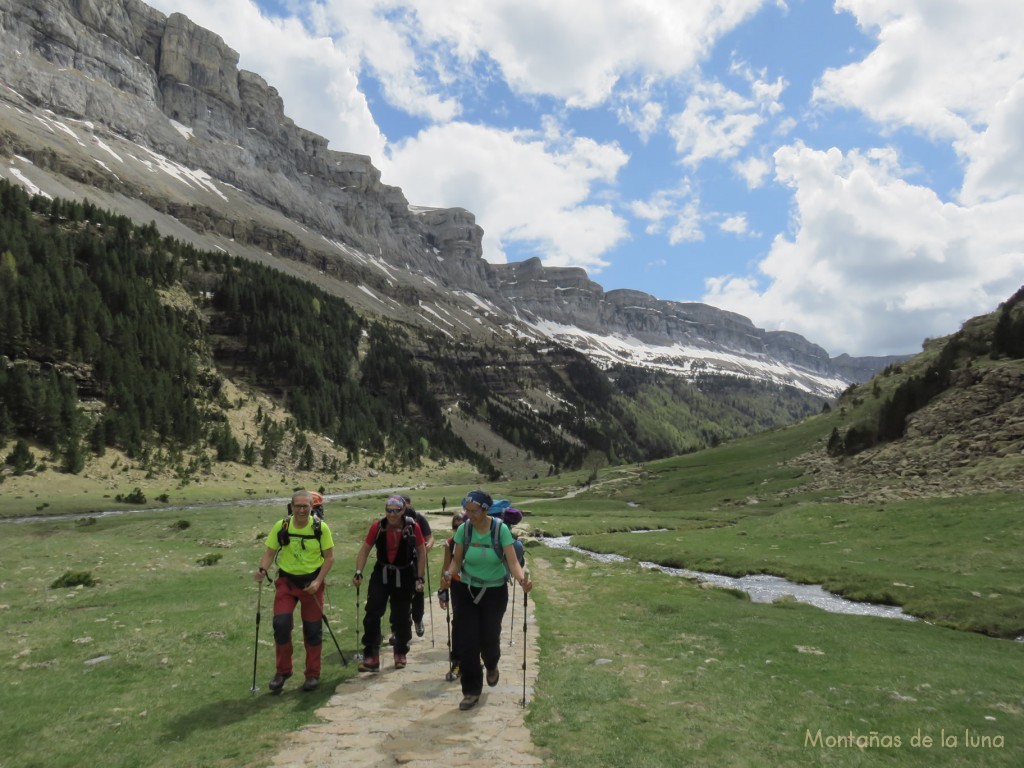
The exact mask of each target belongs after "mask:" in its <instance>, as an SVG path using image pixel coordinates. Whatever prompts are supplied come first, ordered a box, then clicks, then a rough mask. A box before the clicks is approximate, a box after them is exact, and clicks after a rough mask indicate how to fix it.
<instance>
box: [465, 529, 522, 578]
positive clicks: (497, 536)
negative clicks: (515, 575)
mask: <svg viewBox="0 0 1024 768" xmlns="http://www.w3.org/2000/svg"><path fill="white" fill-rule="evenodd" d="M462 526H463V528H464V529H465V530H463V532H462V541H463V545H462V546H463V548H465V546H466V533H467V532H468V533H469V534H470V540H472V532H471V531H470V528H469V527H470V526H472V523H470V522H469V521H468V520H467V521H466V522H464V523H463V524H462ZM501 526H502V522H501V519H500V518H498V517H497V516H493V517H491V546H492V547H494V554H496V555H497V556H498V559H499V560H500V561H501V564H502V565H503V566H505V581H506V583H507V582H508V581H511V579H512V572H511V571H510V570H509V569H508V563H506V562H505V551H504V550H503V549H502V548H501ZM509 532H510V533H511V532H512V529H511V528H509ZM512 548H513V549H514V550H515V551H516V560H518V561H519V565H520V566H521V567H524V568H525V567H526V550H525V549H524V548H523V542H521V541H520V540H519V539H517V538H515V537H514V536H513V538H512Z"/></svg>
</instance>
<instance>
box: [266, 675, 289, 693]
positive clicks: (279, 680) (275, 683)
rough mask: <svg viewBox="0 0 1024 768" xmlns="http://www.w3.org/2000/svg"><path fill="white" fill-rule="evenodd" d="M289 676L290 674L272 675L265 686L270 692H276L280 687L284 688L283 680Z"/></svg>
mask: <svg viewBox="0 0 1024 768" xmlns="http://www.w3.org/2000/svg"><path fill="white" fill-rule="evenodd" d="M289 677H291V675H281V674H277V675H274V676H273V677H272V678H271V680H270V683H269V684H268V685H267V688H269V689H270V691H271V693H277V692H278V691H280V690H281V689H282V688H284V681H285V680H287V679H288V678H289Z"/></svg>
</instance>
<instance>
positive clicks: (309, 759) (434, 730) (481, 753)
mask: <svg viewBox="0 0 1024 768" xmlns="http://www.w3.org/2000/svg"><path fill="white" fill-rule="evenodd" d="M538 588H540V587H538ZM514 595H515V600H516V609H515V617H514V621H513V620H512V619H513V617H512V616H511V604H510V605H509V612H507V613H506V614H505V621H504V626H503V632H502V648H501V652H502V657H501V662H500V663H499V664H498V669H499V670H500V672H501V679H500V681H499V682H498V685H497V686H495V687H494V688H488V687H487V685H486V684H485V685H484V692H483V695H482V696H481V697H480V703H479V704H477V705H476V707H474V708H473V709H471V710H469V711H468V712H462V711H460V710H459V701H461V699H462V691H461V689H460V687H459V683H458V681H457V680H456V681H454V682H450V683H449V682H447V681H446V680H445V679H444V677H445V673H446V672H447V671H448V648H447V640H448V634H447V629H446V625H445V619H444V612H443V611H441V610H439V609H438V606H437V603H436V602H435V603H434V607H433V614H434V615H433V619H434V642H435V646H434V647H433V648H431V647H430V611H429V610H428V612H427V615H426V616H425V617H424V621H425V623H426V627H427V631H426V634H425V635H424V636H423V637H422V638H417V637H415V636H413V642H412V647H411V649H410V651H409V665H408V666H407V667H406V668H405V669H401V670H396V669H395V668H394V665H393V659H392V657H391V654H390V653H388V654H387V655H383V654H382V656H381V671H380V672H378V673H376V674H371V673H361V674H359V675H358V676H357V677H354V678H352V679H350V680H348V681H346V682H343V683H341V684H340V685H339V686H338V687H337V689H336V691H335V694H334V695H333V696H332V697H331V698H330V699H329V700H328V702H327V705H326V706H324V707H322V708H320V709H319V710H317V712H316V714H317V716H318V717H319V718H322V720H323V722H318V723H314V724H311V725H308V726H306V727H304V728H302V729H301V730H299V731H297V732H296V733H294V734H293V735H292V736H291V737H290V738H289V739H288V741H287V743H286V744H285V746H284V747H283V748H282V750H281V752H280V753H279V754H278V755H277V756H276V757H275V758H274V761H273V763H272V765H273V766H275V768H312V767H313V766H316V767H318V768H319V767H320V766H323V767H324V768H326V767H327V766H331V767H332V768H333V766H339V767H340V766H344V768H385V766H387V767H389V768H390V767H391V766H408V767H409V768H436V767H437V766H442V765H443V766H446V768H468V766H472V767H473V768H481V766H490V765H501V766H511V767H512V768H515V767H516V766H535V765H542V764H543V760H542V759H541V758H540V757H539V756H538V754H536V752H535V750H534V748H533V745H532V744H531V742H530V732H529V730H528V729H527V728H526V726H525V725H524V723H523V715H524V709H523V707H522V706H521V704H520V702H521V701H522V698H523V612H522V610H523V593H522V591H520V590H518V589H516V590H515V592H514ZM532 608H533V604H532V602H531V603H530V606H529V609H530V610H529V611H528V618H527V622H526V627H527V631H526V634H527V643H526V698H527V704H529V702H530V701H531V700H532V698H533V683H534V679H535V676H536V672H537V627H536V624H535V623H534V621H533V611H532ZM510 624H511V627H512V632H511V639H512V642H513V645H511V646H510V645H509V637H510V633H509V627H510ZM326 639H327V638H325V640H326ZM325 650H326V649H325ZM387 650H389V649H382V651H387ZM349 662H350V663H355V662H354V661H352V660H351V659H350V660H349ZM286 695H288V694H287V693H286ZM293 695H294V694H293Z"/></svg>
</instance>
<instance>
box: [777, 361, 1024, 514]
mask: <svg viewBox="0 0 1024 768" xmlns="http://www.w3.org/2000/svg"><path fill="white" fill-rule="evenodd" d="M1022 458H1024V371H1022V370H1020V368H1019V367H1017V366H1016V365H1015V364H1009V365H996V366H994V367H969V368H965V369H961V370H958V371H957V372H956V373H955V375H954V376H953V380H952V382H951V385H950V387H949V389H948V390H946V391H945V392H944V393H943V394H942V395H941V396H940V397H938V398H936V399H935V400H934V401H933V402H931V403H929V404H928V405H926V406H925V407H924V408H921V409H920V410H918V411H915V412H914V413H913V414H911V415H910V416H909V417H908V419H907V429H906V435H905V436H904V437H903V438H901V439H899V440H897V441H895V442H892V443H886V444H884V445H880V446H877V447H874V448H870V449H868V450H866V451H863V452H861V453H858V454H856V455H855V456H849V457H843V458H832V457H829V456H827V455H826V452H825V451H824V449H823V447H820V446H819V447H818V448H817V449H815V450H814V451H813V452H812V453H809V454H807V455H805V456H802V457H800V459H799V460H798V461H797V462H796V463H797V464H799V465H800V466H801V467H802V468H803V469H804V470H805V471H806V472H807V473H808V474H809V475H810V476H812V478H813V479H812V480H811V483H810V485H804V486H802V489H801V492H806V491H807V490H808V488H812V489H813V488H815V487H818V488H822V489H839V490H840V491H841V492H842V494H843V498H844V499H848V500H850V501H859V502H860V501H872V502H881V501H894V500H899V499H903V498H908V497H919V498H929V497H939V496H961V495H973V494H977V493H997V492H1006V493H1016V492H1018V491H1019V490H1020V489H1021V487H1024V461H1022V460H1021V459H1022Z"/></svg>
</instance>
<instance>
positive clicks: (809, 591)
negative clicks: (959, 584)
mask: <svg viewBox="0 0 1024 768" xmlns="http://www.w3.org/2000/svg"><path fill="white" fill-rule="evenodd" d="M571 538H572V537H571V536H555V537H550V538H540V539H538V540H539V541H540V542H541V543H543V544H544V545H546V546H548V547H551V548H552V549H565V550H570V551H572V552H579V553H580V554H583V555H586V556H587V557H590V558H592V559H594V560H597V561H598V562H602V563H622V562H628V561H629V558H628V557H623V556H622V555H607V554H601V553H599V552H591V551H590V550H587V549H581V548H579V547H576V546H573V545H572V544H571V543H570V539H571ZM639 565H640V567H641V568H650V569H652V570H656V571H661V572H662V573H667V574H668V575H670V576H682V577H683V578H686V579H695V580H696V581H698V582H708V583H709V584H713V585H715V586H716V587H732V588H733V589H740V590H743V591H744V592H746V593H747V594H748V595H750V599H751V600H752V601H753V602H755V603H771V602H774V601H775V600H777V599H779V598H780V597H785V596H786V595H789V596H790V597H792V598H793V599H794V600H796V601H798V602H801V603H807V604H808V605H813V606H814V607H816V608H821V609H822V610H824V611H829V612H830V613H852V614H856V615H858V616H882V617H884V618H888V619H905V620H907V621H915V617H913V616H910V615H909V614H906V613H904V612H903V609H902V608H900V607H899V606H894V605H875V604H873V603H858V602H856V601H854V600H847V599H845V598H842V597H839V595H833V594H832V593H831V592H826V591H825V590H824V589H822V588H821V587H820V586H818V585H817V584H796V583H794V582H792V581H788V580H786V579H783V578H780V577H779V576H767V575H765V574H754V575H750V576H740V577H739V578H734V577H732V576H722V575H720V574H717V573H704V572H703V571H691V570H688V569H686V568H667V567H666V566H663V565H658V564H657V563H647V562H641V563H640V564H639Z"/></svg>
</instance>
